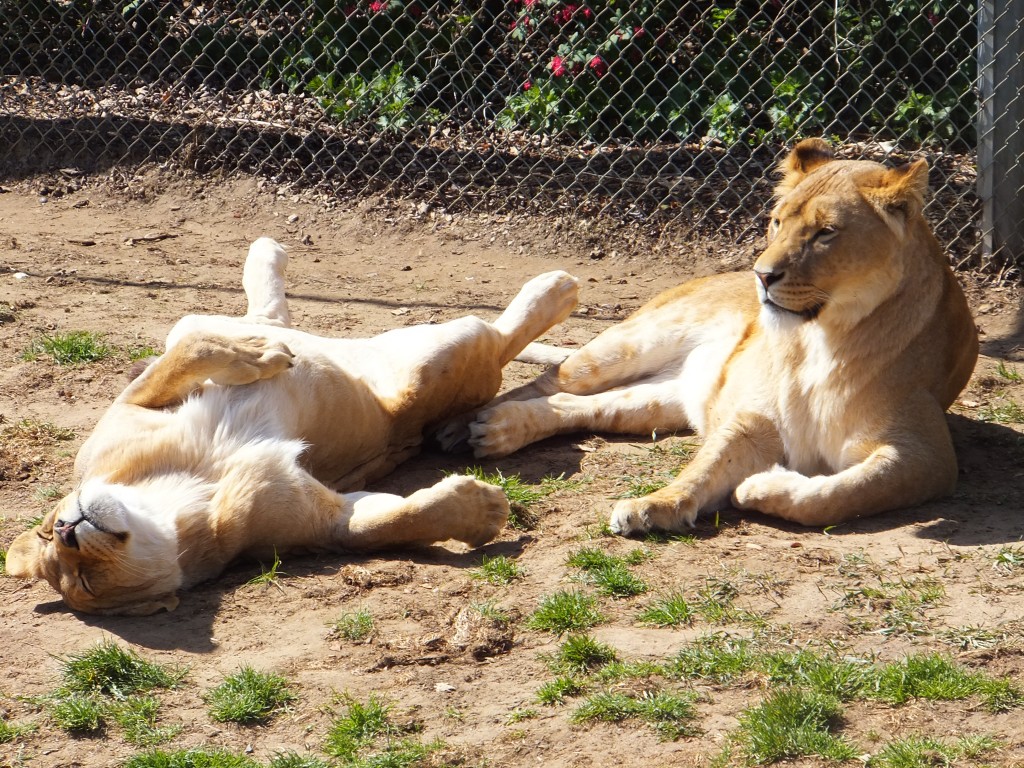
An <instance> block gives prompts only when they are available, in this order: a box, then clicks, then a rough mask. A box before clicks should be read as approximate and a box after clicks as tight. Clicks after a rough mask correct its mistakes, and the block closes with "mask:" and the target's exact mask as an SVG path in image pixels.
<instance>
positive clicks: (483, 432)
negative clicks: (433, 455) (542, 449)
mask: <svg viewBox="0 0 1024 768" xmlns="http://www.w3.org/2000/svg"><path fill="white" fill-rule="evenodd" d="M687 426H688V420H687V417H686V410H685V408H684V406H683V400H682V398H681V397H680V392H679V384H678V382H677V381H675V380H674V379H671V380H667V381H660V382H652V383H644V384H636V385H633V386H631V387H623V388H622V389H617V390H613V391H611V392H599V393H597V394H593V395H572V394H569V393H566V392H558V393H556V394H553V395H550V396H548V397H535V398H533V399H530V400H505V401H503V402H498V403H496V404H494V405H492V406H488V407H487V408H485V409H484V410H482V411H480V413H478V414H477V417H476V420H475V421H474V422H472V423H471V424H470V425H469V430H470V438H469V444H470V446H472V448H473V451H474V453H475V454H476V455H477V456H478V457H481V458H482V457H499V456H507V455H508V454H510V453H513V452H515V451H517V450H519V449H520V448H522V447H523V446H525V445H529V444H530V443H533V442H536V441H537V440H542V439H544V438H546V437H551V436H552V435H558V434H563V433H566V432H575V431H579V430H590V431H593V432H617V433H621V434H641V435H642V434H647V435H649V434H651V433H652V432H654V431H655V430H659V429H661V430H673V431H674V430H679V429H686V428H687Z"/></svg>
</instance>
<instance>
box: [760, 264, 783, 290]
mask: <svg viewBox="0 0 1024 768" xmlns="http://www.w3.org/2000/svg"><path fill="white" fill-rule="evenodd" d="M754 274H755V275H757V279H758V280H760V281H761V285H763V286H764V287H765V289H766V290H767V289H768V287H769V286H771V285H772V284H773V283H777V282H779V280H781V279H782V278H783V276H784V275H785V274H786V273H785V272H776V271H775V270H773V269H757V268H756V267H755V268H754Z"/></svg>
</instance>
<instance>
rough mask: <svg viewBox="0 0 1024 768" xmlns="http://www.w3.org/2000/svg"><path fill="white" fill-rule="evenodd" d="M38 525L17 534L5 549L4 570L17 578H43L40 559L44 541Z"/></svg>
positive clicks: (44, 544)
mask: <svg viewBox="0 0 1024 768" xmlns="http://www.w3.org/2000/svg"><path fill="white" fill-rule="evenodd" d="M39 529H40V526H38V525H37V526H36V527H35V528H33V529H32V530H31V531H25V532H24V533H23V534H21V535H20V536H18V538H16V539H15V540H14V542H13V543H12V544H11V546H10V548H9V549H8V550H7V559H6V561H5V563H4V570H5V571H7V575H8V576H14V577H15V578H18V579H40V578H43V570H42V567H41V560H42V555H43V549H44V548H45V546H46V542H45V540H44V539H42V538H41V537H40V535H39Z"/></svg>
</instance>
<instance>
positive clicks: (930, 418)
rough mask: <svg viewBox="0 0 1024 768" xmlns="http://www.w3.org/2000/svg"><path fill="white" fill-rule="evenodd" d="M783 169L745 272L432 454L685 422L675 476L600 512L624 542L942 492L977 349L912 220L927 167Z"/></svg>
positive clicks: (823, 150)
mask: <svg viewBox="0 0 1024 768" xmlns="http://www.w3.org/2000/svg"><path fill="white" fill-rule="evenodd" d="M783 170H784V176H783V179H782V182H781V183H780V184H779V186H778V188H777V190H776V193H777V196H778V202H777V204H776V206H775V209H774V210H773V212H772V219H771V227H770V230H769V233H768V237H769V245H768V247H767V249H766V250H765V251H764V253H763V254H762V255H761V257H760V258H759V259H758V260H757V262H756V264H755V265H754V275H753V276H752V275H750V274H729V275H720V276H717V277H711V278H707V279H703V280H694V281H692V282H689V283H685V284H683V285H681V286H679V287H678V288H676V289H674V290H670V291H667V292H666V293H663V294H662V295H661V296H658V297H657V298H655V299H654V300H653V301H651V302H650V303H648V304H647V305H646V306H644V307H643V308H641V309H640V310H639V311H638V312H637V313H636V314H635V315H633V316H632V317H630V318H629V319H627V320H626V321H625V322H623V323H621V324H620V325H617V326H614V327H612V328H610V329H609V330H607V331H605V332H604V333H602V334H601V335H599V336H598V337H597V338H595V339H594V340H593V341H591V342H590V343H589V344H587V345H586V346H584V347H583V348H582V349H580V350H578V351H576V352H574V353H573V354H571V355H569V356H568V357H567V358H566V359H565V360H564V362H562V363H561V364H559V365H557V366H555V367H553V368H551V369H550V370H549V371H548V372H547V373H545V374H544V375H543V376H541V377H540V378H538V379H537V380H536V381H534V382H533V383H531V384H528V385H527V386H525V387H522V388H520V389H518V390H513V391H512V392H510V393H508V394H506V395H505V396H503V397H501V398H499V399H498V400H496V401H494V402H493V403H492V404H491V405H490V406H488V407H487V408H486V409H484V410H483V411H481V412H480V413H479V414H478V415H477V417H476V420H475V421H474V422H473V423H471V424H470V425H469V433H468V434H467V433H465V432H464V431H462V430H460V429H459V427H458V426H457V425H452V427H451V428H450V429H448V430H447V431H446V432H445V434H444V438H445V439H446V440H447V442H448V443H457V442H458V441H459V440H460V439H468V441H469V443H470V444H471V445H472V446H473V447H474V449H475V451H476V453H477V455H478V456H481V457H484V456H502V455H505V454H508V453H511V452H512V451H515V450H518V449H519V448H521V447H523V446H524V445H528V444H529V443H532V442H534V441H535V440H539V439H541V438H544V437H547V436H549V435H553V434H556V433H559V432H567V431H573V430H583V429H586V430H597V431H609V432H624V433H636V434H644V435H649V434H651V433H652V432H653V431H655V430H659V431H673V430H680V429H686V428H693V429H694V430H696V431H697V432H698V433H699V434H701V435H702V436H703V437H704V444H703V446H702V447H701V448H700V450H699V451H698V452H697V454H696V456H695V457H694V459H693V461H691V462H690V464H689V465H688V466H686V467H685V468H684V469H683V470H682V471H681V472H680V474H679V476H678V477H677V478H676V479H675V481H674V482H672V483H671V484H670V485H668V486H667V487H665V488H663V489H661V490H659V491H656V492H654V493H652V494H650V495H648V496H645V497H643V498H639V499H627V500H623V501H620V502H619V503H618V504H617V505H616V506H615V508H614V510H613V511H612V516H611V526H612V528H613V529H614V530H616V531H618V532H621V533H626V534H629V533H641V532H644V531H647V530H649V529H651V528H658V529H664V530H675V529H679V528H680V527H682V526H684V525H692V524H693V522H694V520H695V518H696V516H697V513H698V512H699V511H701V510H703V509H709V508H713V507H714V506H715V505H718V504H722V503H724V502H726V501H727V500H729V499H730V498H731V500H732V503H733V504H734V505H735V506H737V507H739V508H740V509H752V510H758V511H760V512H764V513H767V514H770V515H775V516H778V517H782V518H785V519H787V520H793V521H795V522H798V523H802V524H804V525H829V524H834V523H838V522H841V521H844V520H848V519H850V518H853V517H857V516H860V515H873V514H875V513H878V512H882V511H884V510H889V509H894V508H897V507H904V506H909V505H913V504H918V503H920V502H923V501H925V500H927V499H930V498H933V497H935V496H940V495H943V494H947V493H949V492H950V491H952V489H953V486H954V484H955V482H956V476H957V467H956V457H955V456H954V454H953V445H952V442H951V440H950V436H949V431H948V428H947V425H946V421H945V416H944V413H943V412H944V411H945V409H946V408H947V407H949V405H950V404H951V403H952V402H953V400H954V399H955V398H956V396H957V395H958V394H959V393H960V391H961V389H963V387H964V385H965V384H966V383H967V380H968V378H969V377H970V375H971V371H972V370H973V367H974V363H975V360H976V358H977V354H978V339H977V332H976V329H975V326H974V322H973V320H972V319H971V315H970V312H969V310H968V308H967V303H966V301H965V299H964V296H963V293H962V292H961V290H960V287H959V286H958V285H957V282H956V279H955V278H954V276H953V273H952V270H951V269H950V268H949V265H948V262H947V259H946V257H945V254H944V253H943V251H942V249H941V248H940V247H939V245H938V243H937V242H936V241H935V238H934V237H933V236H932V233H931V231H930V230H929V228H928V225H927V223H926V222H925V219H924V217H923V216H922V213H921V209H922V206H923V203H924V194H925V191H926V190H927V185H928V167H927V164H926V163H925V162H924V161H923V160H919V161H917V162H915V163H912V164H910V165H908V166H904V167H902V168H894V169H886V168H885V167H883V166H881V165H879V164H877V163H873V162H867V161H840V160H835V159H834V158H833V156H832V152H831V150H830V149H829V148H828V145H827V144H825V143H824V142H823V141H820V140H815V139H811V140H807V141H804V142H801V143H800V144H799V145H798V146H797V147H796V148H795V149H794V151H793V152H792V153H791V154H790V156H789V157H788V159H787V160H786V162H785V164H784V168H783Z"/></svg>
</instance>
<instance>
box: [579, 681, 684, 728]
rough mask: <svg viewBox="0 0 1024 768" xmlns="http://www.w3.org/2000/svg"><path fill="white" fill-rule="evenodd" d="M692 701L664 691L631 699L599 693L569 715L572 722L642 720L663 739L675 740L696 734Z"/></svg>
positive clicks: (610, 693) (625, 695)
mask: <svg viewBox="0 0 1024 768" xmlns="http://www.w3.org/2000/svg"><path fill="white" fill-rule="evenodd" d="M695 716H696V712H695V710H694V706H693V698H692V697H690V696H681V695H678V694H674V693H668V692H666V691H655V692H650V693H645V694H643V695H642V696H638V697H634V696H629V695H628V694H625V693H618V692H601V693H595V694H593V695H591V696H588V697H587V698H586V699H584V700H583V702H582V703H581V704H580V705H579V707H577V708H576V710H575V711H574V712H573V713H572V720H573V721H574V722H577V723H585V722H589V721H592V720H600V721H603V722H614V723H617V722H622V721H624V720H641V721H643V722H645V723H648V724H650V725H652V726H653V727H654V728H655V729H656V730H657V731H658V733H659V735H660V736H661V737H662V738H663V739H669V740H674V739H678V738H680V737H681V736H687V735H691V734H693V733H695V729H694V727H693V725H692V720H693V719H694V717H695Z"/></svg>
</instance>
